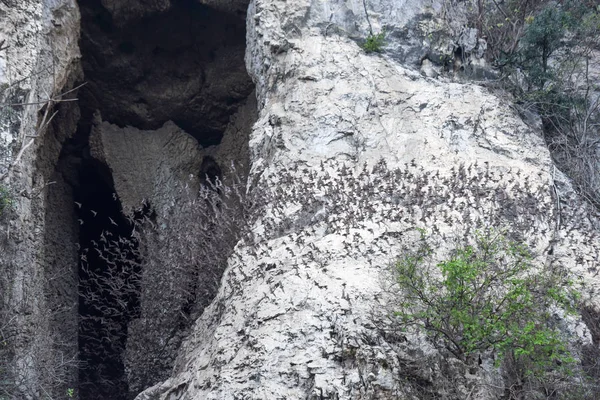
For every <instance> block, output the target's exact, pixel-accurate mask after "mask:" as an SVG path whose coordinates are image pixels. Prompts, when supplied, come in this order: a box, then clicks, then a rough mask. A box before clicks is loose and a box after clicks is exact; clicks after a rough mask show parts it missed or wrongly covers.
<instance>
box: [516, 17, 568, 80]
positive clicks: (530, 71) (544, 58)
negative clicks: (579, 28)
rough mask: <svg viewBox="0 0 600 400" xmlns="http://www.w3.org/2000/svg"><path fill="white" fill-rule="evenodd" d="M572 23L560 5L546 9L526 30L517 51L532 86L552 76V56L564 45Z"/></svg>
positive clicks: (533, 19)
mask: <svg viewBox="0 0 600 400" xmlns="http://www.w3.org/2000/svg"><path fill="white" fill-rule="evenodd" d="M571 24H572V19H571V15H570V13H568V12H565V11H564V10H563V9H562V8H559V7H557V6H549V7H546V8H545V9H543V10H542V11H541V12H540V13H539V14H538V15H537V16H536V17H535V18H532V20H531V23H530V24H529V26H528V27H527V29H526V30H525V34H524V35H523V38H522V40H521V49H520V50H519V52H518V55H519V57H520V62H519V64H520V66H521V67H522V69H523V71H524V73H525V74H526V76H527V78H528V84H529V85H530V87H536V88H539V89H543V88H544V84H545V83H546V82H547V81H548V80H550V79H552V78H553V73H552V72H553V71H552V69H551V68H550V66H549V61H550V57H551V56H552V55H553V54H554V53H555V52H556V50H558V49H559V48H560V47H562V45H563V43H562V40H563V38H564V36H565V33H566V31H567V29H568V28H569V26H570V25H571Z"/></svg>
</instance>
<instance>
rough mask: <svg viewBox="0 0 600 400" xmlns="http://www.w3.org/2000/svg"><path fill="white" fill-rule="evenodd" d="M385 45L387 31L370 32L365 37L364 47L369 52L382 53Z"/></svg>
mask: <svg viewBox="0 0 600 400" xmlns="http://www.w3.org/2000/svg"><path fill="white" fill-rule="evenodd" d="M383 46H385V33H384V32H381V33H378V34H373V33H370V34H369V36H367V38H366V39H365V42H364V43H363V45H362V48H363V50H364V51H365V52H367V53H381V52H382V51H383Z"/></svg>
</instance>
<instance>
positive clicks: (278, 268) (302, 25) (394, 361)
mask: <svg viewBox="0 0 600 400" xmlns="http://www.w3.org/2000/svg"><path fill="white" fill-rule="evenodd" d="M367 3H368V4H371V3H372V2H367ZM384 3H385V4H384ZM392 3H393V5H392ZM436 4H437V6H436ZM444 4H446V5H447V6H446V8H444V7H441V2H440V3H439V4H438V3H436V2H417V1H415V2H402V3H398V2H375V5H374V6H373V7H371V6H369V17H370V19H371V24H373V25H374V26H386V27H394V31H398V32H400V31H402V30H403V29H407V26H408V24H409V23H411V22H412V23H415V22H417V23H419V24H423V23H427V22H428V21H432V20H435V19H436V18H438V19H441V20H444V17H445V16H449V18H453V17H451V16H452V15H453V13H454V12H458V11H457V10H460V7H462V6H461V5H460V4H458V3H457V5H456V7H454V5H448V4H449V3H444ZM452 4H453V3H452ZM362 6H363V4H361V2H356V3H355V4H354V3H353V6H350V5H347V4H345V3H344V4H341V3H340V4H336V5H334V6H332V5H331V3H326V2H321V1H318V0H315V1H310V2H309V1H298V2H294V3H290V2H284V1H277V0H272V1H258V0H257V1H253V2H252V3H251V4H250V9H249V13H248V49H247V55H246V60H247V65H248V70H249V72H250V73H251V75H252V77H253V79H254V81H255V82H256V84H257V95H258V99H259V105H260V116H259V120H258V122H257V123H256V124H255V126H254V129H253V132H252V135H251V137H250V154H251V162H252V171H251V174H252V177H253V182H255V185H254V186H252V187H251V188H250V189H251V190H253V191H254V193H255V196H257V198H258V199H260V200H259V201H257V202H256V203H258V204H261V206H260V207H259V212H258V216H257V219H256V220H255V221H254V223H253V224H252V225H251V227H250V229H251V232H252V235H251V237H248V238H247V239H246V240H245V241H242V242H240V243H239V245H238V246H237V248H236V252H235V254H234V256H232V257H231V258H230V260H229V265H228V268H227V270H226V272H225V275H224V278H223V280H222V282H221V288H220V290H219V293H218V295H217V297H216V298H215V300H214V301H213V302H212V304H211V305H210V306H209V307H208V308H207V309H206V310H205V311H204V313H203V315H202V316H201V317H200V318H199V319H198V320H197V322H196V324H195V326H194V328H193V332H192V333H191V334H190V336H189V337H188V339H187V340H186V341H185V342H184V345H183V346H182V348H181V351H180V354H179V357H178V360H177V362H176V366H175V368H174V371H173V377H172V378H171V379H169V380H167V381H165V382H164V383H162V384H160V385H156V386H155V387H153V388H151V389H148V390H147V391H145V392H144V393H142V394H141V395H140V396H138V399H140V400H141V399H167V398H168V399H184V398H202V399H222V398H245V399H265V398H294V399H295V398H309V399H313V398H314V399H318V398H320V399H323V398H331V399H334V398H336V399H337V398H339V399H359V398H360V399H365V398H373V399H375V398H376V399H383V398H404V397H406V396H408V398H410V396H417V395H418V392H417V389H416V388H415V385H414V384H413V383H414V382H417V383H418V384H417V385H416V386H419V385H425V386H427V385H432V386H435V383H434V382H436V381H438V382H441V379H442V378H443V376H444V373H443V371H441V370H440V369H439V368H440V364H439V363H437V362H435V357H434V356H433V355H432V352H431V350H428V347H427V346H426V344H425V343H424V342H421V341H420V339H419V338H414V337H406V336H402V335H401V336H398V335H394V334H393V332H390V331H388V330H386V329H385V328H382V327H385V324H384V321H385V315H386V311H387V305H389V304H390V301H391V300H390V298H389V297H388V296H387V294H388V293H387V292H386V291H385V290H384V285H382V281H383V282H385V278H383V277H385V275H386V273H387V271H388V266H389V265H390V263H391V262H393V260H394V258H395V257H397V256H398V254H399V252H400V251H401V249H402V248H403V246H410V243H412V241H413V240H414V239H415V236H414V228H415V227H419V228H424V229H427V230H429V231H433V232H435V234H436V235H440V237H442V238H444V237H445V238H446V239H447V240H450V238H451V237H452V236H453V232H454V234H456V232H459V236H462V235H463V234H468V232H470V231H472V230H474V229H477V228H482V227H485V226H494V227H507V228H508V229H509V230H510V231H511V232H512V234H513V235H514V237H515V238H517V239H519V240H522V241H525V242H527V243H528V244H529V245H530V246H532V247H533V248H534V249H535V250H536V253H537V255H538V257H537V259H536V262H538V263H540V265H541V264H543V263H548V262H554V263H559V264H560V265H563V266H566V267H568V268H569V269H571V270H572V271H573V272H576V273H577V274H580V275H581V276H583V277H584V279H585V280H586V282H587V285H588V286H587V287H588V288H589V289H591V290H596V287H597V285H598V280H597V279H596V278H595V277H594V276H593V274H592V272H593V271H594V263H595V260H597V259H598V256H599V255H598V248H599V241H598V240H599V238H598V234H597V232H598V223H599V220H598V215H597V212H596V211H594V210H593V209H590V208H588V207H587V206H586V205H585V204H584V203H582V202H581V201H580V200H578V199H577V196H574V195H573V193H572V192H571V191H570V190H569V187H568V184H567V183H566V181H565V179H564V178H563V177H562V176H561V174H560V172H559V171H557V170H556V168H554V167H553V165H552V162H551V159H550V155H549V153H548V151H547V149H546V148H545V146H544V142H543V139H542V137H541V133H540V132H539V131H538V130H537V129H536V128H535V127H530V126H528V125H526V124H525V123H524V122H523V121H522V120H521V119H520V118H519V117H518V115H516V113H515V112H514V111H513V110H512V109H511V108H510V107H509V106H508V105H507V104H506V102H505V101H504V100H502V99H501V98H499V97H497V96H495V95H493V94H492V93H490V92H488V91H487V90H486V89H485V88H482V87H480V86H475V85H472V84H468V83H457V82H452V81H450V80H449V79H448V78H445V79H440V80H431V79H427V78H423V77H422V76H421V75H420V74H419V73H418V72H416V71H414V70H412V69H410V68H407V67H405V66H403V65H402V64H400V63H399V62H398V61H397V60H396V59H395V58H394V57H389V56H387V55H385V56H378V55H367V54H365V53H364V52H363V51H362V50H361V49H360V47H359V46H358V45H357V43H356V41H355V40H353V38H352V36H353V35H351V34H350V35H349V34H348V32H349V31H350V32H352V29H354V32H355V33H354V37H356V36H362V37H365V36H366V35H367V32H368V30H367V28H366V19H365V15H364V10H363V8H362ZM447 7H449V8H447ZM425 14H429V15H430V17H427V18H426V19H425V20H423V17H422V16H423V15H425ZM412 16H420V17H419V18H421V20H420V21H415V20H413V19H411V18H412ZM449 21H456V20H453V19H450V20H449ZM449 21H446V22H447V23H450V22H449ZM350 27H352V28H350ZM402 43H403V38H402V37H394V36H392V37H390V38H389V43H388V46H389V47H391V48H392V49H393V48H396V47H398V48H399V47H400V46H402ZM440 251H441V252H443V248H442V249H440ZM581 332H584V333H582V334H581V335H582V336H581V337H578V336H577V335H574V336H572V338H571V339H572V340H573V341H578V340H582V341H585V340H589V335H587V336H586V334H585V329H584V330H583V331H581ZM424 364H426V365H429V367H427V368H425V367H424ZM492 371H493V368H492V367H491V366H490V367H489V368H488V372H490V373H489V374H487V375H486V374H483V373H481V374H479V375H478V376H475V375H469V374H468V373H466V372H465V371H462V373H461V372H460V369H458V370H456V371H454V374H455V375H454V378H453V379H455V380H457V382H458V383H457V387H458V389H457V390H458V392H454V393H446V394H445V395H446V396H449V398H466V397H467V395H468V393H467V392H461V389H460V386H461V385H462V387H463V388H465V387H467V383H468V382H469V379H473V380H474V381H475V382H479V383H485V380H486V379H488V380H489V379H494V378H493V373H491V372H492ZM465 376H470V378H465ZM411 382H412V383H411ZM488 383H489V381H488ZM497 384H498V382H495V383H494V385H497ZM500 385H501V382H500ZM471 387H472V386H471ZM476 387H477V390H476V391H474V392H472V393H471V395H472V396H475V397H476V398H486V397H487V398H489V397H492V398H495V397H497V396H498V395H499V393H496V392H494V389H490V388H491V387H493V386H492V385H484V384H482V385H476ZM438 389H440V390H442V385H441V384H440V386H439V387H438ZM465 390H466V389H465ZM453 396H454V397H453Z"/></svg>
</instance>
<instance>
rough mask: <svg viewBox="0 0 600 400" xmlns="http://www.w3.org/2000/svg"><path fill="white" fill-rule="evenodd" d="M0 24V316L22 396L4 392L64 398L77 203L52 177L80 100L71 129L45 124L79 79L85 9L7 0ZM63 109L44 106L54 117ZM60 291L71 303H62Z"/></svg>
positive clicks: (72, 372)
mask: <svg viewBox="0 0 600 400" xmlns="http://www.w3.org/2000/svg"><path fill="white" fill-rule="evenodd" d="M0 20H1V23H0V43H2V45H1V46H0V48H2V50H0V103H2V105H1V106H0V185H2V186H3V187H7V188H8V189H9V190H10V193H11V195H12V196H13V205H14V210H13V211H12V215H11V217H10V220H9V218H2V220H1V221H0V271H2V275H3V276H2V279H1V280H2V288H1V289H0V292H1V295H0V312H1V314H2V316H1V319H2V321H4V322H3V324H2V325H3V331H4V334H5V335H6V336H5V337H9V338H11V340H10V346H11V349H12V350H13V351H14V354H12V356H13V357H14V358H13V361H14V362H13V363H12V365H9V367H11V368H12V369H10V370H9V369H8V368H7V367H6V366H5V367H4V368H2V372H1V374H2V375H3V378H2V388H3V389H5V388H8V389H9V390H19V391H20V392H19V393H15V392H8V393H6V392H4V390H3V393H4V394H5V395H7V396H9V397H14V398H23V399H39V398H42V397H43V396H50V395H52V396H54V395H56V396H58V394H57V393H60V395H61V396H62V395H63V394H64V393H65V390H66V388H67V387H69V386H70V387H73V386H74V385H75V384H76V382H77V369H76V364H75V362H74V360H75V358H76V354H77V314H76V313H77V305H76V302H77V289H76V288H77V267H76V265H77V250H76V249H75V241H74V240H73V241H72V240H71V239H72V238H75V237H76V234H77V233H76V232H75V230H74V229H73V226H74V225H71V223H70V222H71V221H70V218H74V216H73V215H72V214H73V211H72V204H64V202H60V199H61V196H60V194H61V191H63V190H64V187H63V183H64V182H63V181H62V178H60V177H55V179H52V177H51V175H52V173H53V171H54V166H55V165H56V162H57V160H58V155H59V151H60V141H61V140H64V138H65V137H66V136H67V135H69V134H70V133H71V132H67V131H68V130H69V129H73V131H74V126H73V121H75V122H76V121H77V118H78V112H77V107H76V105H75V103H71V104H70V105H67V106H65V107H64V108H62V111H61V112H59V113H57V115H56V118H55V121H56V120H58V119H63V118H64V121H65V124H64V125H63V128H64V130H65V132H56V131H55V130H54V129H53V128H52V127H50V128H49V129H47V130H44V129H39V128H40V127H41V126H42V125H43V123H42V122H41V119H42V118H41V117H40V110H41V109H42V107H44V106H45V105H47V104H48V100H50V99H53V100H57V99H59V98H60V96H59V95H60V94H61V91H62V90H68V89H70V88H71V87H72V86H69V85H72V83H73V81H74V80H75V79H77V76H78V62H79V56H80V54H79V48H78V40H79V9H78V7H77V4H76V1H75V0H50V1H48V0H6V1H2V2H0ZM64 88H67V89H64ZM23 103H26V104H23ZM57 108H58V107H57V104H56V103H54V104H52V106H51V107H47V108H46V109H47V110H48V114H47V115H48V117H49V116H51V115H52V113H54V111H56V110H57ZM41 114H44V113H43V112H42V113H41ZM46 121H48V119H46ZM38 134H39V135H38ZM17 156H18V157H17ZM11 167H12V168H11ZM9 169H10V173H8V172H9ZM49 182H52V183H51V184H49ZM48 185H54V187H51V188H49V187H48ZM51 189H54V190H51ZM50 192H51V193H50ZM48 210H50V211H49V212H47V211H48ZM3 217H5V216H3ZM50 232H54V235H55V236H54V237H52V233H50ZM57 276H61V279H58V280H57V279H54V278H56V277H57ZM56 282H59V284H58V285H57V286H53V285H54V283H56ZM4 285H6V286H4ZM61 285H64V286H63V287H62V288H58V286H61ZM69 286H71V288H68V287H69ZM48 288H51V290H52V294H51V295H49V296H44V295H43V293H45V290H46V289H48ZM61 295H62V296H64V297H62V299H63V300H66V301H65V303H66V304H68V305H67V306H64V303H63V305H61V306H59V305H58V303H57V302H55V301H56V298H55V297H56V296H61ZM63 306H64V308H59V307H63ZM73 307H74V308H73ZM49 310H58V311H57V312H54V313H50V312H49ZM14 338H16V339H14ZM3 350H5V349H3ZM2 356H5V354H4V351H3V353H2ZM57 360H64V363H60V362H57ZM2 362H4V360H2ZM9 373H13V375H12V376H11V375H10V374H9ZM5 374H6V375H5ZM11 379H12V381H11ZM13 382H16V389H15V385H12V383H13Z"/></svg>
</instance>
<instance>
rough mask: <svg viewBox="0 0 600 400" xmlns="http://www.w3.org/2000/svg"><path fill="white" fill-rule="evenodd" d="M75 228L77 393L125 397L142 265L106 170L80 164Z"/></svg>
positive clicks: (86, 396) (87, 396)
mask: <svg viewBox="0 0 600 400" xmlns="http://www.w3.org/2000/svg"><path fill="white" fill-rule="evenodd" d="M73 195H74V200H75V208H76V212H77V216H78V222H79V224H80V227H79V245H80V250H79V255H80V263H79V360H80V363H81V368H80V371H79V385H80V387H79V393H80V397H81V398H82V399H115V400H120V399H126V398H127V396H126V394H127V393H128V387H127V380H126V379H125V366H124V364H123V360H122V357H121V354H122V353H123V351H124V350H125V346H126V341H127V324H128V323H129V321H131V319H132V318H135V317H136V316H137V315H138V314H139V302H140V298H139V293H140V283H141V282H140V273H141V270H140V268H141V263H140V261H141V260H140V257H139V252H138V243H137V240H136V239H135V237H134V236H133V235H132V231H133V224H132V223H131V221H129V220H128V219H127V218H125V216H124V215H123V214H122V212H121V205H120V202H119V199H118V198H117V196H116V194H115V193H114V187H113V184H112V179H111V175H110V171H109V170H108V168H106V166H104V165H102V164H100V163H99V162H97V161H95V160H93V159H87V160H85V159H84V160H82V162H81V164H80V168H79V185H78V186H77V187H76V188H75V190H74V193H73Z"/></svg>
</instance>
